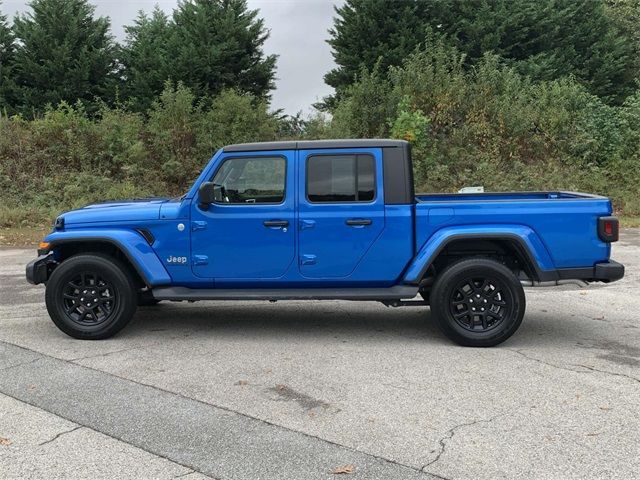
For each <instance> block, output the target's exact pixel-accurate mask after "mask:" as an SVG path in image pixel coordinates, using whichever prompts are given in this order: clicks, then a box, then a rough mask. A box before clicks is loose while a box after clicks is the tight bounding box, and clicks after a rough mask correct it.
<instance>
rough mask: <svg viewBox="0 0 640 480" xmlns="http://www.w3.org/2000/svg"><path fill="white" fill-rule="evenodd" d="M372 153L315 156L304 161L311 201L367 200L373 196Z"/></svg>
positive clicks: (308, 193) (370, 199)
mask: <svg viewBox="0 0 640 480" xmlns="http://www.w3.org/2000/svg"><path fill="white" fill-rule="evenodd" d="M374 168H375V167H374V163H373V157H372V156H371V155H317V156H311V157H309V158H308V160H307V197H308V199H309V201H310V202H314V203H326V202H370V201H372V200H373V199H374V198H375V171H374Z"/></svg>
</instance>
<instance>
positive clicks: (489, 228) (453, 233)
mask: <svg viewBox="0 0 640 480" xmlns="http://www.w3.org/2000/svg"><path fill="white" fill-rule="evenodd" d="M474 238H476V239H478V240H480V239H501V240H511V241H515V242H517V244H518V245H519V246H520V248H521V250H522V252H523V253H524V254H525V255H526V256H527V257H528V260H529V261H530V263H531V265H532V267H533V268H534V270H535V271H536V274H537V275H538V278H539V279H540V280H554V279H557V272H556V269H555V266H554V264H553V261H552V260H551V256H550V255H549V252H548V251H547V248H546V247H545V246H544V244H543V243H542V241H541V240H540V237H538V235H537V234H536V232H534V231H533V230H532V229H531V228H529V227H527V226H524V225H466V226H457V227H456V226H453V227H446V228H442V229H440V230H438V231H437V232H435V233H434V234H433V235H431V237H429V239H428V240H427V241H426V242H425V244H424V245H423V246H422V248H421V249H420V251H419V252H418V254H417V255H416V257H415V258H414V259H413V262H411V264H410V265H409V268H408V269H407V272H406V273H405V276H404V279H403V281H404V283H410V284H415V283H418V282H419V281H420V280H421V279H422V278H423V276H424V274H425V273H426V271H427V269H428V268H429V266H431V264H432V263H433V261H434V260H435V259H436V257H437V256H438V254H439V253H440V252H441V251H442V250H443V249H444V248H445V247H446V246H447V244H449V243H451V242H453V241H455V240H465V239H474Z"/></svg>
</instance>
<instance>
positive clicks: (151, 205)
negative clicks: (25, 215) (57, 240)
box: [59, 197, 169, 225]
mask: <svg viewBox="0 0 640 480" xmlns="http://www.w3.org/2000/svg"><path fill="white" fill-rule="evenodd" d="M168 200H169V199H168V198H158V197H154V198H134V199H130V200H110V201H107V202H101V203H93V204H91V205H87V206H85V207H82V208H79V209H77V210H71V211H70V212H66V213H64V214H62V215H61V216H60V217H62V218H63V219H64V220H63V221H64V225H71V224H76V223H95V222H128V221H144V220H157V219H158V218H160V206H161V205H162V204H163V203H164V202H166V201H168ZM60 217H59V218H60Z"/></svg>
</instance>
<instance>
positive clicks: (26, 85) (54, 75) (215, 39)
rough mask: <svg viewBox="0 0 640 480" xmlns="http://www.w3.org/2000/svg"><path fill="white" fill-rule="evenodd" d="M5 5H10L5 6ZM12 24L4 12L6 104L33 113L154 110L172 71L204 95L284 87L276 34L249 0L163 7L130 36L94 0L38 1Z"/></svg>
mask: <svg viewBox="0 0 640 480" xmlns="http://www.w3.org/2000/svg"><path fill="white" fill-rule="evenodd" d="M0 7H1V6H0ZM29 8H30V10H29V11H28V12H27V13H25V14H22V15H17V16H16V18H15V19H14V21H13V22H12V23H11V24H10V22H9V20H8V19H7V17H6V16H0V111H4V112H7V114H9V115H11V114H14V113H20V114H22V115H23V116H25V117H27V118H33V117H34V116H36V115H37V114H40V113H42V112H43V111H44V109H45V108H46V106H47V105H53V106H55V105H58V104H59V103H60V102H61V101H65V102H67V103H70V104H75V103H77V102H78V101H80V102H82V104H83V105H84V107H85V108H86V109H87V111H89V112H94V111H96V110H97V108H98V106H99V104H102V103H104V104H107V105H114V104H115V103H116V102H118V101H119V102H122V103H126V104H127V105H128V108H130V109H132V110H133V111H145V110H147V109H148V108H149V107H150V106H151V103H152V102H153V100H154V99H155V98H157V96H158V95H159V94H160V92H161V91H162V89H163V86H164V83H165V82H166V81H167V80H169V79H171V80H173V81H174V82H178V81H180V82H182V83H183V84H184V85H185V86H188V87H189V88H190V89H191V90H193V91H194V92H195V93H196V95H197V96H198V97H205V96H214V95H217V94H218V93H220V92H221V91H222V90H224V89H225V88H234V89H236V90H238V91H240V92H245V93H249V94H251V95H254V96H256V97H258V98H268V97H269V92H270V91H271V90H272V89H273V87H274V76H275V63H276V57H275V56H274V55H265V54H264V52H263V49H262V48H263V45H264V42H265V40H266V39H267V38H268V36H269V34H268V31H267V30H266V28H265V26H264V21H263V20H262V19H261V18H259V17H258V12H257V11H256V10H249V9H248V8H247V4H246V1H245V0H220V1H217V0H216V1H211V0H195V1H184V2H180V3H179V4H178V6H177V7H176V9H175V10H174V11H173V14H172V15H171V16H168V15H166V14H165V13H164V12H163V11H162V10H160V9H159V8H158V7H156V8H155V9H154V10H153V11H152V12H151V13H150V14H147V13H144V12H140V14H139V15H138V17H137V18H136V19H135V20H134V22H133V24H132V25H129V26H126V27H125V31H126V38H125V40H124V42H123V43H122V44H118V43H116V42H115V41H114V38H113V36H112V35H111V33H110V22H109V19H108V18H106V17H97V16H96V15H95V8H94V7H93V6H92V5H91V4H89V3H88V2H87V1H86V0H33V1H32V2H30V3H29Z"/></svg>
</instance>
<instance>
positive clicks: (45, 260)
mask: <svg viewBox="0 0 640 480" xmlns="http://www.w3.org/2000/svg"><path fill="white" fill-rule="evenodd" d="M57 264H58V262H56V261H55V260H54V258H53V253H48V254H46V255H40V256H39V257H38V258H36V259H35V260H31V261H30V262H29V263H28V264H27V271H26V274H27V282H29V283H31V284H33V285H38V284H39V283H46V281H47V280H49V275H51V272H52V271H53V269H54V268H55V267H56V265H57Z"/></svg>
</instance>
